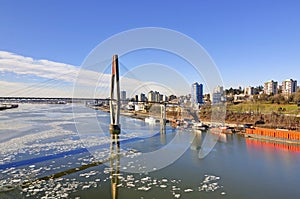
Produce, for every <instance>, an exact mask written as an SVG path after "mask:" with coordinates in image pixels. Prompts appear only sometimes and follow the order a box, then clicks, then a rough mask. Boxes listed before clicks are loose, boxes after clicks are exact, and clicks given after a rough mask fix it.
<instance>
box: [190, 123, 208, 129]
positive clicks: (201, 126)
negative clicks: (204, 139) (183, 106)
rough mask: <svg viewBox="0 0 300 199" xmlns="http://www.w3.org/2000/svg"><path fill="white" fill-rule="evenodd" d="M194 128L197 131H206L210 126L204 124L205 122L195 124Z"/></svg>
mask: <svg viewBox="0 0 300 199" xmlns="http://www.w3.org/2000/svg"><path fill="white" fill-rule="evenodd" d="M193 128H194V129H196V130H201V131H206V130H207V129H208V128H209V126H208V125H206V124H204V123H203V122H194V123H193Z"/></svg>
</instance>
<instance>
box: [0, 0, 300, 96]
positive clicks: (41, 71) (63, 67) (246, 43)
mask: <svg viewBox="0 0 300 199" xmlns="http://www.w3.org/2000/svg"><path fill="white" fill-rule="evenodd" d="M170 3H171V2H168V1H166V2H159V1H153V2H151V3H150V2H143V3H135V4H128V3H126V2H114V1H113V2H96V1H89V2H87V3H85V4H83V3H80V2H72V3H70V2H68V1H66V2H58V1H53V2H51V4H48V3H47V2H38V1H26V2H19V1H2V2H1V6H0V11H1V12H0V21H1V24H2V25H1V27H0V43H1V46H0V51H1V52H0V77H1V78H0V83H1V85H2V86H1V89H0V93H1V95H9V94H11V93H19V94H20V95H21V94H23V92H25V90H27V91H28V92H29V91H30V92H32V93H33V94H34V95H38V93H45V94H49V93H51V94H53V95H58V96H64V95H70V94H71V88H72V84H73V81H74V79H75V78H76V74H77V71H78V70H79V69H80V66H81V64H82V63H83V61H84V59H85V58H86V56H87V55H88V54H89V52H90V51H91V50H92V49H93V48H94V47H95V46H96V45H98V44H99V43H100V42H102V41H104V40H105V39H107V38H109V37H110V36H112V35H114V34H117V33H119V32H122V31H126V30H129V29H132V28H142V27H149V26H152V27H164V28H169V29H173V30H175V31H178V32H181V33H183V34H185V35H187V36H188V37H190V38H192V39H193V40H195V41H196V42H198V43H199V44H200V45H202V46H203V47H204V49H205V50H206V51H207V52H208V54H209V55H210V56H211V58H212V59H213V61H214V62H215V63H216V65H217V67H218V70H219V71H220V74H221V77H222V78H223V82H224V87H225V88H230V87H233V88H237V87H239V86H242V87H247V86H249V85H251V86H258V85H263V84H264V82H265V81H267V80H268V79H275V80H279V81H283V80H285V79H294V80H297V79H299V78H300V77H299V74H300V71H299V70H300V67H299V65H300V58H299V56H298V54H297V52H299V51H300V47H299V45H297V44H298V43H299V42H298V41H299V37H298V35H299V33H300V28H299V26H298V24H299V22H300V13H299V12H298V9H299V7H300V3H299V2H297V1H288V2H282V1H275V2H274V1H271V0H268V1H264V2H261V1H248V2H239V1H233V0H232V1H229V2H219V1H212V2H206V1H191V2H188V3H179V2H173V1H172V3H171V4H172V6H170ZM113 10H116V12H118V13H120V14H118V15H111V14H110V13H112V11H113ZM29 13H30V14H29ZM53 13H55V15H53ZM87 13H88V14H89V15H87ZM154 13H155V14H154ZM178 13H181V14H180V15H178ZM49 16H51V17H49ZM136 16H139V17H136ZM112 22H115V23H112ZM112 24H114V25H112ZM143 53H145V52H140V53H137V54H133V55H132V56H131V55H128V56H127V57H124V59H123V60H121V61H122V64H123V65H125V66H126V67H128V66H132V67H133V66H140V65H141V64H147V63H149V62H151V61H152V63H156V62H158V61H159V63H162V64H164V65H165V66H169V67H172V69H174V71H177V73H179V74H183V75H182V76H183V78H185V81H182V82H186V83H185V84H184V86H181V85H182V84H179V86H180V89H181V90H180V92H178V93H180V94H183V91H185V90H186V92H187V93H188V91H189V92H190V90H189V89H190V88H189V87H188V86H189V85H191V84H192V83H193V82H203V79H198V77H199V75H195V73H194V72H193V71H192V70H184V69H185V68H186V65H187V64H186V63H184V62H183V61H180V60H177V59H174V57H172V56H170V55H167V54H164V53H160V54H158V53H157V52H146V54H147V57H144V56H143V55H142V54H143ZM144 62H146V63H144ZM156 67H157V68H159V67H161V66H156ZM130 69H131V68H129V70H130ZM157 70H159V69H157ZM86 72H87V73H88V72H90V71H86ZM125 72H126V71H125ZM150 72H151V71H150ZM94 79H95V81H96V79H97V78H96V77H95V78H94ZM141 79H146V77H145V78H144V77H143V78H140V79H139V82H140V80H141ZM41 82H42V83H43V82H48V84H47V85H45V86H44V87H43V86H41V85H40V84H41ZM146 82H150V81H149V80H148V79H146ZM159 83H161V84H163V83H164V82H163V81H161V82H159ZM179 86H178V87H179ZM172 89H173V90H174V88H172ZM176 89H177V88H176ZM204 89H205V93H208V90H207V89H206V88H205V84H204Z"/></svg>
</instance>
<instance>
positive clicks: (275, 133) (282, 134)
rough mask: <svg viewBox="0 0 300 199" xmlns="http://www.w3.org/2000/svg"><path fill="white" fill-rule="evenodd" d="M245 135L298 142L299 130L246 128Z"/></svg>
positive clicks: (299, 139)
mask: <svg viewBox="0 0 300 199" xmlns="http://www.w3.org/2000/svg"><path fill="white" fill-rule="evenodd" d="M245 137H246V138H256V139H264V140H273V141H277V142H287V143H296V144H300V132H299V131H291V130H286V129H267V128H246V132H245Z"/></svg>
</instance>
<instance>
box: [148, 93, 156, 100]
mask: <svg viewBox="0 0 300 199" xmlns="http://www.w3.org/2000/svg"><path fill="white" fill-rule="evenodd" d="M148 101H150V102H155V94H154V92H153V91H150V92H149V93H148Z"/></svg>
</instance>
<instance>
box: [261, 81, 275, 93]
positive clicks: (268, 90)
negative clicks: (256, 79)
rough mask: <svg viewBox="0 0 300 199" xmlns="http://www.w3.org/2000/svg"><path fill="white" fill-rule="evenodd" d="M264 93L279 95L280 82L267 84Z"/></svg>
mask: <svg viewBox="0 0 300 199" xmlns="http://www.w3.org/2000/svg"><path fill="white" fill-rule="evenodd" d="M264 93H265V94H267V95H270V94H273V95H275V94H277V93H278V82H274V81H273V80H270V81H268V82H265V87H264Z"/></svg>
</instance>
